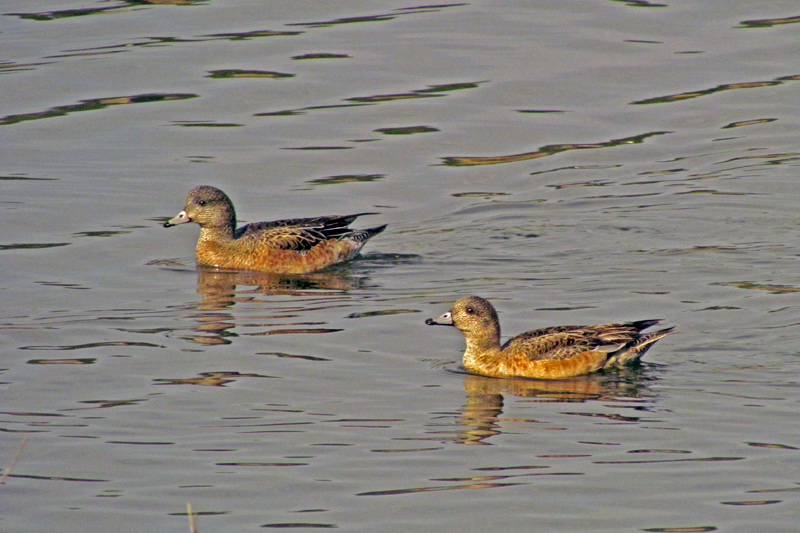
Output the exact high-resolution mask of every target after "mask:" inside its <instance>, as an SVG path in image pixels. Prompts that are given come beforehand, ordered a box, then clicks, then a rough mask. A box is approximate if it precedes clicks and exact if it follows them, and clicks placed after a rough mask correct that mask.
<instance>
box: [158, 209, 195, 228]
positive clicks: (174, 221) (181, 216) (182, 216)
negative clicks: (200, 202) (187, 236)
mask: <svg viewBox="0 0 800 533" xmlns="http://www.w3.org/2000/svg"><path fill="white" fill-rule="evenodd" d="M191 221H192V219H191V218H189V217H188V216H187V215H186V211H181V212H180V213H178V214H177V215H176V216H175V217H174V218H171V219H169V220H167V221H166V222H164V227H165V228H171V227H172V226H177V225H178V224H186V223H187V222H191Z"/></svg>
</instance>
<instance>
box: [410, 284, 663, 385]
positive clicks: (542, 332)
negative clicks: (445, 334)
mask: <svg viewBox="0 0 800 533" xmlns="http://www.w3.org/2000/svg"><path fill="white" fill-rule="evenodd" d="M658 322H659V320H639V321H636V322H624V323H617V324H599V325H596V326H555V327H551V328H543V329H537V330H533V331H528V332H526V333H522V334H520V335H517V336H516V337H514V338H512V339H509V340H508V341H507V342H506V343H505V344H503V345H502V346H501V345H500V322H499V320H498V318H497V311H495V309H494V307H493V306H492V304H490V303H489V302H488V301H486V300H484V299H483V298H479V297H477V296H466V297H464V298H461V299H459V300H458V301H456V303H454V304H453V307H452V309H451V310H450V311H448V312H447V313H445V314H443V315H441V316H440V317H438V318H435V319H434V318H429V319H428V320H426V321H425V323H426V324H428V325H431V326H432V325H442V326H455V327H456V328H458V329H459V330H461V332H462V333H463V334H464V337H465V338H466V341H467V349H466V351H465V352H464V357H463V364H464V367H465V368H466V369H467V370H469V371H470V372H475V373H477V374H483V375H485V376H496V377H530V378H541V379H558V378H567V377H571V376H578V375H581V374H587V373H589V372H594V371H596V370H601V369H604V368H613V367H621V366H625V365H631V364H635V363H636V362H637V361H638V360H639V358H640V357H641V356H642V355H644V353H645V352H646V351H647V350H648V349H649V348H650V346H652V344H653V343H654V342H656V341H657V340H658V339H660V338H662V337H663V336H665V335H666V334H668V333H669V332H670V331H672V329H673V328H667V329H662V330H658V331H655V332H653V333H647V334H642V333H641V332H642V330H644V329H647V328H649V327H650V326H653V325H655V324H657V323H658Z"/></svg>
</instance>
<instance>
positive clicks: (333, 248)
mask: <svg viewBox="0 0 800 533" xmlns="http://www.w3.org/2000/svg"><path fill="white" fill-rule="evenodd" d="M373 214H375V213H356V214H354V215H342V216H324V217H315V218H295V219H288V220H275V221H272V222H254V223H252V224H247V225H245V226H242V227H241V228H239V229H236V212H235V211H234V209H233V202H231V200H230V198H228V195H226V194H225V193H224V192H222V191H221V190H219V189H217V188H216V187H211V186H209V185H201V186H199V187H195V188H194V189H192V190H191V191H189V196H188V197H187V198H186V203H185V204H184V206H183V211H181V212H180V213H178V215H177V216H176V217H174V218H171V219H170V220H168V221H167V222H165V223H164V227H165V228H169V227H172V226H177V225H178V224H186V223H187V222H194V223H196V224H198V225H199V226H200V237H199V238H198V240H197V249H196V252H195V256H196V259H197V264H198V265H201V266H207V267H216V268H224V269H232V270H257V271H261V272H271V273H276V274H304V273H308V272H313V271H315V270H320V269H322V268H325V267H327V266H330V265H335V264H336V263H341V262H343V261H348V260H350V259H352V258H353V257H355V256H356V255H358V252H359V251H360V250H361V248H362V247H363V246H364V244H365V243H366V242H367V241H368V240H369V239H370V238H371V237H373V236H375V235H377V234H378V233H380V232H382V231H383V230H384V229H385V228H386V225H383V226H377V227H374V228H368V229H363V230H353V229H351V228H349V227H348V226H349V225H350V223H351V222H353V220H355V219H356V217H359V216H361V215H373Z"/></svg>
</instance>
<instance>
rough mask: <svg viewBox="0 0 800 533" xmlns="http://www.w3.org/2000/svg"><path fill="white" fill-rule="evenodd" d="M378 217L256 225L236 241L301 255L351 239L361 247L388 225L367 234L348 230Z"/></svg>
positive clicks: (243, 230) (242, 231)
mask: <svg viewBox="0 0 800 533" xmlns="http://www.w3.org/2000/svg"><path fill="white" fill-rule="evenodd" d="M374 214H375V213H356V214H353V215H341V216H326V217H314V218H289V219H285V220H274V221H270V222H253V223H251V224H247V225H244V226H242V227H241V228H239V229H237V230H236V232H235V233H234V239H242V238H243V239H255V240H258V241H260V242H261V243H263V245H264V246H267V247H271V248H276V249H280V250H296V251H298V252H303V251H308V250H311V249H312V248H313V247H314V246H317V245H318V244H320V243H322V242H324V241H328V240H339V239H348V240H352V241H353V242H355V243H361V242H365V241H366V240H367V239H369V238H370V237H372V236H373V235H377V234H378V233H380V232H381V231H383V230H384V229H386V225H383V226H378V227H375V228H368V229H364V230H353V229H351V228H349V227H348V226H349V225H350V224H351V223H352V222H353V221H354V220H355V219H356V218H358V217H360V216H362V215H374Z"/></svg>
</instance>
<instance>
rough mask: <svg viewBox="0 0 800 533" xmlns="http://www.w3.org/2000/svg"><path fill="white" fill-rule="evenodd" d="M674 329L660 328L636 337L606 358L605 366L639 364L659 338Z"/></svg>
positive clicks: (619, 366)
mask: <svg viewBox="0 0 800 533" xmlns="http://www.w3.org/2000/svg"><path fill="white" fill-rule="evenodd" d="M642 322H644V321H642ZM673 329H675V328H674V327H671V328H666V329H660V330H658V331H654V332H653V333H648V334H646V335H641V336H638V337H636V338H635V339H634V340H632V341H631V342H629V343H628V344H625V345H624V346H622V347H621V348H620V349H619V350H617V351H615V352H612V353H611V354H610V355H609V357H608V359H607V360H606V363H605V365H603V368H614V367H617V368H621V367H624V366H631V365H635V364H637V363H638V362H639V359H641V357H642V356H643V355H644V354H645V353H646V352H647V350H649V349H650V347H651V346H652V345H653V344H654V343H655V342H656V341H657V340H659V339H660V338H662V337H664V336H666V335H667V334H669V333H670V332H672V330H673Z"/></svg>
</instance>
